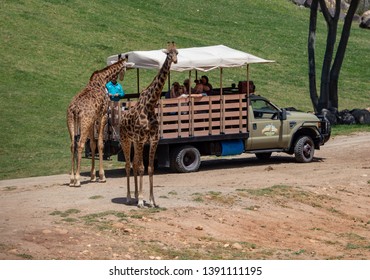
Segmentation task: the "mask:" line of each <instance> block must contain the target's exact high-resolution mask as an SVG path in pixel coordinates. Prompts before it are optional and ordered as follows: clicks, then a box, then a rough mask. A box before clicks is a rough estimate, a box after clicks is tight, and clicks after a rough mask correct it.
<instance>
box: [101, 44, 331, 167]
mask: <svg viewBox="0 0 370 280" xmlns="http://www.w3.org/2000/svg"><path fill="white" fill-rule="evenodd" d="M124 55H128V62H130V63H131V65H133V66H132V67H131V68H132V69H136V71H137V88H138V92H140V91H139V88H140V85H139V82H140V71H141V70H142V69H160V68H161V66H162V64H163V61H164V60H165V54H164V53H163V52H162V51H161V50H155V51H132V52H128V53H125V54H124ZM117 59H118V55H113V56H110V57H109V58H108V60H107V63H108V64H111V63H114V62H115V61H117ZM271 62H273V61H271V60H265V59H262V58H259V57H256V56H254V55H251V54H248V53H245V52H242V51H239V50H235V49H232V48H229V47H226V46H223V45H218V46H209V47H196V48H186V49H185V48H184V49H178V63H177V64H172V66H171V71H179V72H185V71H187V72H188V74H189V76H188V78H189V80H190V81H192V80H193V79H194V78H197V75H198V71H201V72H208V71H210V70H215V69H219V71H220V88H219V89H213V92H212V94H211V95H209V96H200V95H192V94H191V93H190V94H188V95H183V96H180V97H179V98H172V99H166V98H164V95H165V93H162V95H163V97H162V98H161V99H160V100H159V103H158V107H157V109H156V110H157V114H158V119H159V123H160V128H159V134H160V140H159V144H158V148H157V152H156V164H157V165H158V166H159V167H170V168H171V169H172V170H174V171H176V172H194V171H197V170H198V169H199V166H200V164H201V159H202V156H232V155H239V154H242V153H254V154H255V155H256V157H257V158H258V159H263V160H267V159H269V158H270V156H271V154H272V153H273V152H285V153H287V154H292V155H293V154H294V156H295V159H296V161H297V162H301V163H307V162H310V161H312V159H313V157H314V151H315V149H320V146H322V145H324V143H325V142H326V141H327V140H328V139H329V136H330V124H329V122H328V121H327V120H326V119H325V118H324V117H322V116H316V115H314V114H310V113H303V112H297V111H288V110H286V109H284V108H279V107H278V106H276V105H275V104H273V103H272V102H270V101H269V100H268V99H266V98H264V97H262V96H259V95H255V94H254V87H253V82H252V81H250V80H249V68H250V65H252V64H260V63H271ZM231 67H240V68H246V70H247V71H246V72H247V73H246V79H245V80H244V81H240V82H239V83H238V86H236V84H235V85H232V86H230V87H224V86H223V70H224V69H225V68H231ZM128 71H131V69H130V70H128ZM194 72H195V77H194ZM192 75H193V76H192ZM170 77H171V76H170V75H169V79H170ZM126 83H127V81H126ZM170 84H171V81H168V85H170ZM188 92H190V91H189V90H188ZM138 96H139V95H138V94H127V95H126V96H125V98H124V99H122V101H121V102H120V103H119V104H118V105H117V103H115V104H114V103H113V102H112V103H111V104H110V112H109V121H108V125H107V126H106V130H105V136H104V137H105V148H104V153H105V157H110V156H112V155H115V154H117V155H118V160H121V161H124V156H123V153H122V150H121V148H120V144H119V123H120V117H121V114H122V112H123V111H124V110H126V109H127V108H129V107H130V106H132V105H134V104H135V102H136V100H137V98H138ZM144 154H147V153H144ZM144 157H145V156H144Z"/></svg>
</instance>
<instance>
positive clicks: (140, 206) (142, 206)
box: [137, 201, 145, 209]
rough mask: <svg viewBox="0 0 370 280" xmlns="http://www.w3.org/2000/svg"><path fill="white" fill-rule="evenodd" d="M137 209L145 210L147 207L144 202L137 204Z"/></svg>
mask: <svg viewBox="0 0 370 280" xmlns="http://www.w3.org/2000/svg"><path fill="white" fill-rule="evenodd" d="M137 207H138V208H141V209H142V208H145V205H144V202H143V201H139V202H138V203H137Z"/></svg>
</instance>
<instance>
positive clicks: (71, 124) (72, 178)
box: [67, 110, 76, 187]
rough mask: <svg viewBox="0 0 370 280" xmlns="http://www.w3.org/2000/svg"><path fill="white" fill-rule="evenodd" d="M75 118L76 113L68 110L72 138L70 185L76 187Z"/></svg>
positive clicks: (69, 129)
mask: <svg viewBox="0 0 370 280" xmlns="http://www.w3.org/2000/svg"><path fill="white" fill-rule="evenodd" d="M74 124H75V120H74V115H73V114H72V113H71V112H70V111H69V110H68V111H67V126H68V132H69V137H70V140H71V146H70V149H71V174H70V181H69V186H70V187H74V185H75V168H76V165H75V163H76V154H75V151H76V140H75V126H74Z"/></svg>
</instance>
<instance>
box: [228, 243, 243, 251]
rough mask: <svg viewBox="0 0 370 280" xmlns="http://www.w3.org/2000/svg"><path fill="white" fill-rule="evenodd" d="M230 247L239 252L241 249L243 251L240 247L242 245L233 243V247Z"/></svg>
mask: <svg viewBox="0 0 370 280" xmlns="http://www.w3.org/2000/svg"><path fill="white" fill-rule="evenodd" d="M231 247H232V248H233V249H236V250H241V249H243V246H242V245H240V244H239V243H234V244H233V245H231Z"/></svg>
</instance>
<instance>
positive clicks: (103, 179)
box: [99, 177, 107, 183]
mask: <svg viewBox="0 0 370 280" xmlns="http://www.w3.org/2000/svg"><path fill="white" fill-rule="evenodd" d="M106 182H107V179H106V178H105V177H103V178H100V179H99V183H106Z"/></svg>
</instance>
